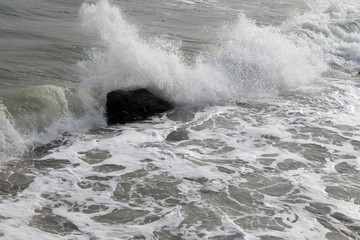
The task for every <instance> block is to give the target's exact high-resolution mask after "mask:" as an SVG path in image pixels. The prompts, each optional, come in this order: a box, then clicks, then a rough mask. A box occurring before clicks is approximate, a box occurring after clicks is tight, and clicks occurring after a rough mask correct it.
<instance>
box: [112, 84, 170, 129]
mask: <svg viewBox="0 0 360 240" xmlns="http://www.w3.org/2000/svg"><path fill="white" fill-rule="evenodd" d="M172 108H173V106H172V105H171V104H170V103H168V102H166V101H165V100H163V99H161V98H159V97H157V96H155V95H154V94H152V93H151V92H149V91H148V90H147V89H138V90H134V91H124V90H116V91H113V92H110V93H108V95H107V97H106V116H107V123H108V124H109V125H111V124H117V123H121V124H124V123H128V122H133V121H136V120H143V119H146V118H148V117H151V116H153V115H155V114H157V113H162V112H165V111H168V110H171V109H172Z"/></svg>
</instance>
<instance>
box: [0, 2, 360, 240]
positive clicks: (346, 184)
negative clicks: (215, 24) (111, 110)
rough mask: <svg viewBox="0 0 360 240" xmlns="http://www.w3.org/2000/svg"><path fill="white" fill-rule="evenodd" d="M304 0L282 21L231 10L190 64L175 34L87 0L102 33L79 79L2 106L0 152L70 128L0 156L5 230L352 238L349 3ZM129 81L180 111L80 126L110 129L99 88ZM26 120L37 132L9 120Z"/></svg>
mask: <svg viewBox="0 0 360 240" xmlns="http://www.w3.org/2000/svg"><path fill="white" fill-rule="evenodd" d="M181 2H182V4H192V5H196V4H197V2H196V1H194V2H192V1H181ZM201 2H206V3H211V4H214V5H216V2H214V1H201ZM308 5H309V8H310V11H309V12H307V13H305V14H301V15H297V16H294V17H290V18H289V19H288V20H287V21H285V22H284V23H283V24H281V25H280V26H276V27H275V26H258V25H257V24H256V23H255V22H254V21H252V20H249V19H247V17H246V16H245V15H240V16H239V17H238V19H237V20H236V22H235V23H233V24H229V25H227V26H224V27H223V29H221V30H219V32H220V36H219V37H218V42H219V44H218V46H214V47H213V48H212V49H211V50H209V52H206V53H204V54H203V55H200V56H198V57H197V59H196V61H195V63H194V64H191V65H190V64H187V63H186V61H185V60H184V57H183V56H182V51H181V40H179V39H177V40H173V41H169V40H166V39H164V38H162V37H153V38H149V37H145V36H144V35H143V34H141V33H140V32H139V30H137V27H136V26H134V25H133V24H131V23H130V22H129V21H128V20H126V17H125V15H124V14H123V13H122V11H121V10H120V8H119V7H118V6H115V5H114V4H111V3H109V2H108V1H105V0H101V1H98V2H97V3H96V4H83V5H82V7H81V9H80V18H81V23H82V25H83V27H84V29H86V34H88V36H89V39H92V38H95V39H96V41H95V42H94V48H93V49H91V50H89V54H88V56H86V57H84V58H85V59H84V60H83V61H80V62H79V64H78V65H79V67H80V68H81V70H82V71H83V78H82V81H81V83H80V84H79V87H78V88H77V89H76V90H73V89H71V91H70V90H69V89H62V88H61V87H51V86H40V87H35V88H30V90H32V91H30V92H29V93H26V91H25V93H24V94H23V95H24V96H31V98H25V97H24V98H21V99H32V100H34V99H44V102H43V103H41V101H39V102H40V103H39V105H36V107H37V109H40V110H41V111H40V113H42V114H40V115H39V116H38V117H37V115H36V114H34V112H30V114H28V115H25V116H26V117H24V119H25V121H24V120H23V122H22V123H24V122H25V124H20V123H21V121H20V120H19V119H12V117H11V114H10V113H7V112H6V111H7V110H6V108H5V107H1V109H0V130H1V131H0V153H1V154H0V159H1V158H2V159H9V158H11V157H14V156H19V155H21V154H22V153H24V152H25V151H26V146H29V145H32V144H34V143H35V144H36V143H39V144H43V143H46V142H48V141H51V140H53V139H56V138H57V137H58V136H59V135H60V134H62V133H64V132H70V133H71V134H74V135H75V136H76V137H75V138H74V139H73V140H74V142H72V143H70V144H68V145H63V146H60V147H58V148H55V149H53V150H51V151H52V153H49V154H48V155H46V156H44V157H42V158H41V159H37V158H34V159H26V163H22V162H21V161H19V162H16V164H19V166H20V167H18V168H16V166H15V167H12V165H11V164H10V165H9V166H8V165H5V164H4V165H2V166H1V167H0V171H1V172H0V177H1V179H5V181H4V183H2V182H1V184H3V185H4V186H2V185H0V186H2V188H1V189H0V190H2V189H3V188H4V189H5V190H4V192H3V193H4V194H3V195H1V196H0V201H1V204H0V239H24V238H27V239H132V238H134V236H142V237H143V238H145V239H154V238H155V237H157V238H159V239H167V238H170V237H179V238H184V239H211V238H212V237H218V239H223V238H225V237H228V238H230V239H235V238H239V239H241V238H242V237H245V238H246V239H258V238H260V237H263V238H264V239H267V238H270V237H269V236H272V237H279V238H283V239H299V240H302V239H305V238H306V239H325V237H326V238H327V239H331V240H338V239H356V238H357V237H359V234H358V233H357V230H356V229H358V228H357V227H358V226H359V224H360V215H359V212H358V206H359V203H360V198H359V194H358V193H359V183H360V181H359V178H358V171H359V169H360V167H359V166H360V165H359V164H360V159H359V157H358V155H359V150H360V129H359V119H360V115H359V113H360V104H359V102H360V92H359V86H358V84H357V80H358V78H356V77H354V75H355V73H356V71H357V70H358V67H359V58H358V50H359V41H358V34H359V28H358V26H359V25H358V24H359V18H358V13H359V11H358V10H359V2H358V1H350V0H344V1H336V2H335V1H334V2H330V1H320V2H317V3H309V4H308ZM352 22H354V24H351V23H352ZM342 23H343V24H344V26H341V27H337V26H338V25H341V24H342ZM346 26H352V27H350V28H349V29H346ZM327 64H330V65H332V66H333V65H334V64H336V65H337V66H336V67H334V68H331V67H328V66H326V65H327ZM338 67H339V68H340V69H338ZM327 70H329V71H328V72H326V75H327V76H331V78H325V77H323V76H322V75H323V73H324V72H325V71H327ZM333 72H339V75H341V76H342V78H344V79H345V80H339V79H334V75H332V74H333ZM340 73H341V74H340ZM134 87H149V88H151V89H152V90H153V91H155V92H157V93H159V94H161V95H162V96H163V97H165V98H167V99H169V100H170V101H172V102H174V103H176V104H178V105H179V108H180V109H179V110H178V111H179V112H177V111H175V112H170V113H168V114H166V115H164V116H162V117H160V118H158V117H156V118H154V119H152V120H150V121H144V122H139V123H135V124H128V125H124V126H114V127H106V128H104V129H96V130H93V131H88V130H89V129H91V128H94V127H105V121H104V119H103V106H104V100H105V95H106V93H107V92H108V91H111V90H114V89H117V88H134ZM68 90H69V91H70V92H71V94H70V93H69V92H68ZM39 92H40V93H41V94H38V93H39ZM74 92H75V94H74V95H72V94H73V93H74ZM23 95H21V97H23ZM69 95H70V96H69ZM42 96H43V97H42ZM233 101H235V102H245V103H243V104H238V105H236V104H233V103H232V102H233ZM57 102H58V103H59V104H58V105H56V103H57ZM208 104H209V105H210V106H206V105H208ZM79 105H81V106H79ZM194 105H200V106H202V108H200V110H197V111H196V112H195V113H188V112H187V111H188V110H186V108H189V107H191V106H194ZM33 106H35V105H33ZM39 106H40V107H39ZM41 106H47V107H44V109H42V107H41ZM75 106H77V107H75ZM74 108H79V109H74ZM182 108H185V109H182ZM190 109H191V108H190ZM190 112H191V111H190ZM28 119H29V125H31V126H32V125H34V126H36V127H33V129H37V130H32V131H21V130H19V129H20V128H16V127H14V126H20V125H21V126H25V125H26V120H28ZM30 119H31V120H30ZM38 126H40V128H39V127H38ZM29 129H30V130H31V129H32V127H29ZM174 132H175V137H171V134H172V133H174ZM184 133H185V134H186V136H187V137H184V138H182V137H183V136H182V135H181V134H184ZM176 134H178V135H180V137H179V136H177V137H176ZM177 138H178V139H177ZM187 138H188V139H187ZM49 162H50V163H49ZM22 164H23V165H24V166H23V165H22ZM27 164H29V165H30V166H29V167H28V168H27V167H26V166H27ZM42 164H43V165H42ZM8 168H9V169H8ZM14 169H15V170H14ZM16 174H17V175H16ZM14 176H15V177H14ZM29 179H31V181H30V180H29ZM27 181H29V182H30V183H27V184H28V186H27V187H26V188H25V189H23V190H22V189H21V187H22V184H24V185H25V186H26V185H27V184H26V183H23V182H27ZM16 187H19V188H20V190H18V191H17V190H16ZM8 189H10V190H8ZM2 191H3V190H2ZM122 211H123V212H122ZM339 213H340V215H341V214H343V215H345V216H346V217H347V219H346V218H345V220H344V219H341V218H339V217H337V218H336V217H334V216H336V214H338V216H339ZM124 216H125V217H124ZM57 221H58V222H57ZM326 224H328V225H326ZM74 226H75V227H74ZM161 234H163V235H161ZM3 235H4V236H3ZM2 236H3V237H2Z"/></svg>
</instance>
